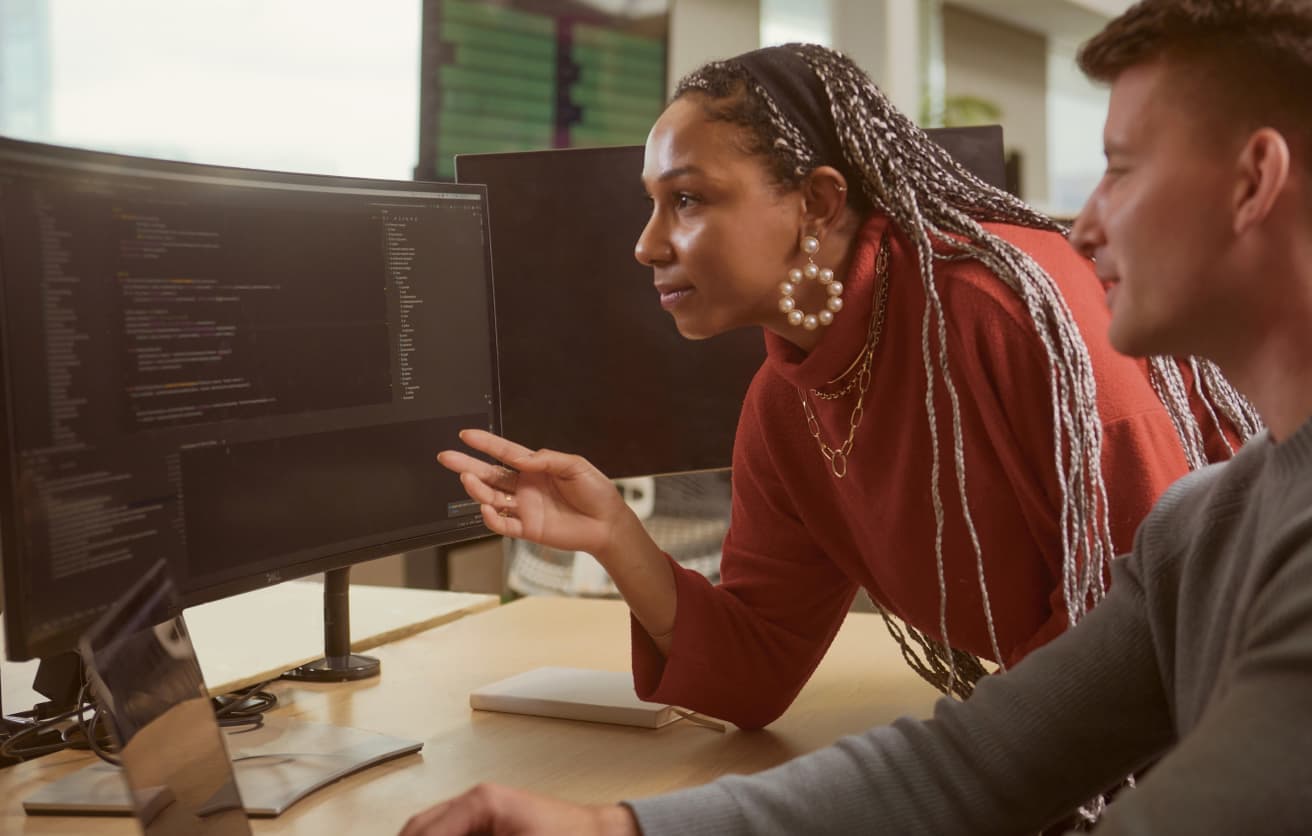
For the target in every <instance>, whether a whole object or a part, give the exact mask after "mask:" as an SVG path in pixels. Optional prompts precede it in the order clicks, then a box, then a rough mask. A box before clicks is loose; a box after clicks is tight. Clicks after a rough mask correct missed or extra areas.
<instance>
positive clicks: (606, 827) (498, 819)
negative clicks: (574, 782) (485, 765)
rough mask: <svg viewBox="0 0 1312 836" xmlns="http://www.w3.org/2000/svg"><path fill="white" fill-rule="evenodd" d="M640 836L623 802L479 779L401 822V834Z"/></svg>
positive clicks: (428, 835)
mask: <svg viewBox="0 0 1312 836" xmlns="http://www.w3.org/2000/svg"><path fill="white" fill-rule="evenodd" d="M471 833H489V834H492V836H512V834H513V836H520V834H522V836H539V835H540V836H550V834H557V833H559V834H562V836H575V834H577V835H578V836H640V834H639V831H638V824H637V822H636V821H634V819H633V814H632V813H630V812H629V809H628V808H627V807H622V806H620V805H618V804H612V805H609V806H605V807H585V806H583V805H581V804H570V803H568V802H565V801H557V800H556V799H554V798H547V797H546V796H541V795H534V794H532V793H527V792H524V791H522V790H515V789H510V788H509V787H500V786H497V785H496V784H479V785H478V786H476V787H474V788H473V789H471V790H469V791H468V792H466V793H465V794H464V795H460V796H457V797H455V798H453V799H451V800H450V801H444V802H443V803H441V804H438V805H436V806H434V807H430V808H428V809H427V810H425V811H423V812H422V813H419V814H418V815H416V816H414V817H413V818H411V819H410V821H408V822H406V825H405V828H404V829H403V830H402V831H401V836H465V834H471Z"/></svg>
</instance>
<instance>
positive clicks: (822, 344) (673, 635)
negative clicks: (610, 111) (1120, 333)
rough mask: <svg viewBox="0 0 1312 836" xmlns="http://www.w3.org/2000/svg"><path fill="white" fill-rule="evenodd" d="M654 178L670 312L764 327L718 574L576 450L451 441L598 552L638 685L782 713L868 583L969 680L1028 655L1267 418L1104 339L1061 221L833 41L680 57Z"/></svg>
mask: <svg viewBox="0 0 1312 836" xmlns="http://www.w3.org/2000/svg"><path fill="white" fill-rule="evenodd" d="M642 178H643V182H644V184H645V186H646V188H647V190H648V192H649V193H650V195H651V199H652V215H651V219H650V221H649V223H648V224H647V227H646V229H645V230H644V231H643V233H642V236H641V238H640V239H639V240H638V242H637V246H636V250H635V253H636V256H637V258H638V260H639V261H641V262H643V263H644V264H647V265H649V266H651V267H652V268H653V273H654V279H655V286H656V289H657V291H658V292H659V294H660V303H661V305H662V306H663V307H664V308H665V309H667V310H668V311H669V312H670V314H671V316H673V317H674V320H675V323H676V324H677V326H678V328H679V330H680V332H681V333H682V334H683V335H684V336H687V337H690V338H694V339H696V338H703V337H709V336H712V335H714V334H719V333H722V332H724V331H727V330H729V329H731V328H737V327H743V326H759V327H761V328H763V329H764V331H765V339H766V346H767V359H766V361H765V363H764V364H763V365H762V367H761V369H760V371H759V372H758V373H757V375H756V376H755V378H754V380H753V382H752V385H751V387H750V389H749V391H748V394H747V398H746V402H745V403H744V405H743V410H742V414H741V418H740V421H739V426H738V432H737V436H736V439H735V446H734V459H733V476H734V482H733V486H734V497H733V507H732V522H731V527H730V530H729V534H728V536H727V537H726V539H725V542H724V548H723V558H722V563H721V576H722V579H723V580H722V583H721V584H719V585H718V586H711V585H710V584H709V583H707V582H706V581H705V580H704V579H702V578H701V577H700V576H698V575H696V574H695V573H692V572H689V571H687V570H684V569H681V568H680V567H678V566H677V565H675V564H674V563H673V562H672V561H670V560H669V559H668V558H666V556H664V555H663V554H661V553H660V551H659V549H657V548H656V546H655V544H654V543H653V542H652V540H651V538H650V537H648V536H647V534H646V533H645V531H644V530H643V528H642V526H641V524H640V523H639V522H638V520H637V519H636V518H635V517H634V515H633V514H632V513H630V512H629V511H628V509H627V507H626V506H625V505H624V504H623V502H621V501H620V499H619V497H618V496H617V495H616V492H615V490H614V488H613V487H612V486H611V484H610V482H609V481H608V480H607V479H606V478H605V477H604V476H603V475H602V474H601V473H599V472H598V471H597V470H596V469H595V468H593V467H592V466H591V465H589V464H588V463H587V462H586V461H584V460H582V459H580V458H578V457H576V456H570V455H566V454H564V453H559V452H554V451H548V450H540V451H536V452H533V451H529V450H527V449H525V448H522V447H520V446H518V445H515V444H514V443H513V442H510V441H507V440H505V439H500V438H497V437H495V436H492V435H489V434H487V433H483V432H478V431H470V432H467V433H465V434H463V435H462V438H463V440H464V441H465V442H466V443H467V444H469V445H470V446H471V447H473V448H474V449H476V450H479V451H481V452H483V453H485V454H488V455H490V456H492V457H494V458H495V459H497V460H499V461H500V462H502V463H504V464H505V465H508V466H509V467H499V466H494V465H491V464H488V463H486V462H483V461H480V460H477V459H475V458H473V457H470V456H467V455H465V454H463V453H456V452H451V451H447V452H444V453H442V454H440V455H439V460H440V461H441V463H442V464H443V465H445V466H446V467H449V468H450V469H452V470H454V471H457V472H459V473H460V474H461V479H462V481H463V484H464V486H465V488H466V490H467V491H468V492H469V494H470V496H471V497H473V498H474V499H475V500H477V501H478V502H480V503H481V504H482V506H483V517H484V520H485V521H486V523H487V525H488V527H489V528H490V529H491V530H492V531H494V532H497V533H499V534H504V535H507V536H511V537H521V538H526V539H528V540H532V541H535V542H539V543H542V544H544V545H548V546H552V547H555V548H560V549H575V550H582V551H587V552H590V553H591V554H593V555H594V556H596V557H597V559H598V560H599V561H600V562H601V563H602V564H603V565H604V566H605V567H606V568H607V570H608V571H609V572H610V574H611V577H612V579H613V580H614V581H615V583H616V586H617V587H618V588H619V590H620V592H621V594H623V595H624V597H625V599H626V600H627V602H628V604H629V606H630V608H631V610H632V613H633V615H634V622H633V660H634V662H633V664H634V678H635V684H636V686H637V691H638V694H639V696H641V697H642V698H644V699H648V700H652V701H656V702H662V703H674V704H678V705H683V706H686V707H689V708H693V709H696V710H698V711H701V712H704V713H707V714H710V715H713V716H716V717H721V718H724V719H727V720H730V721H732V722H734V723H736V724H738V725H739V726H743V727H759V726H763V725H765V724H767V723H769V722H770V721H772V720H773V719H774V718H775V717H777V716H778V715H779V714H780V713H781V712H782V711H783V710H784V709H785V708H786V707H787V706H788V705H789V704H790V703H791V701H792V700H793V698H794V697H795V696H796V694H797V692H798V691H799V690H800V689H801V687H802V685H803V684H804V683H805V682H806V680H807V678H808V677H809V676H810V674H811V672H812V671H813V670H814V668H815V666H816V665H817V664H818V663H819V661H820V658H821V657H822V655H823V654H824V652H825V650H826V648H827V647H828V645H829V643H830V641H831V640H832V639H833V636H834V634H835V632H836V631H837V629H838V626H839V624H840V623H841V622H842V620H843V617H844V615H845V614H846V612H847V610H848V608H849V606H850V604H851V602H852V599H853V597H854V595H855V594H856V592H857V589H858V587H864V588H865V589H866V590H867V591H868V593H869V594H870V596H871V598H872V599H873V600H874V602H875V603H876V604H877V605H878V606H879V607H880V609H881V610H882V611H883V612H885V613H886V614H888V615H892V616H896V617H897V618H898V619H900V620H901V621H902V622H904V623H905V627H904V626H903V625H900V624H899V623H898V622H895V621H893V620H888V624H889V628H890V630H892V631H893V633H894V635H895V636H896V637H897V638H898V639H899V641H900V642H901V643H902V646H903V649H904V651H905V653H904V655H905V656H906V657H907V659H908V661H909V662H910V663H911V664H912V666H913V667H915V668H916V669H917V670H918V671H919V672H920V673H921V674H922V675H923V676H925V677H926V678H927V679H929V680H930V681H931V682H933V683H934V684H935V685H936V686H938V687H939V688H940V689H942V690H943V691H944V692H946V693H953V694H957V695H960V696H965V695H967V694H968V693H969V692H970V690H971V687H972V685H973V683H974V682H975V680H976V679H978V677H979V676H980V675H982V674H983V673H984V670H985V668H984V667H983V666H982V665H981V663H980V660H988V661H991V662H995V663H997V664H998V665H999V666H1001V667H1006V666H1007V665H1011V664H1014V663H1015V662H1016V661H1018V660H1019V659H1021V658H1022V657H1024V655H1025V654H1026V653H1027V652H1028V651H1030V650H1032V649H1033V648H1035V647H1037V646H1039V645H1041V644H1043V643H1044V642H1046V641H1048V640H1050V639H1052V638H1053V637H1055V636H1056V635H1057V634H1059V633H1060V632H1061V631H1062V630H1064V629H1065V628H1066V627H1067V626H1069V625H1071V624H1074V623H1075V622H1076V621H1077V620H1078V619H1079V618H1080V616H1081V615H1082V614H1083V613H1084V612H1085V611H1086V610H1087V608H1088V607H1090V606H1092V605H1094V604H1096V603H1097V601H1098V599H1099V598H1100V597H1101V595H1102V594H1103V591H1104V588H1105V587H1104V585H1105V583H1106V578H1107V565H1108V561H1109V560H1110V559H1111V558H1112V556H1113V555H1114V554H1117V553H1118V552H1121V551H1126V550H1128V549H1129V546H1130V543H1131V538H1132V537H1133V534H1134V530H1135V528H1136V526H1137V525H1138V523H1139V521H1140V520H1141V519H1142V518H1143V517H1144V515H1145V514H1146V513H1147V512H1148V510H1149V508H1150V507H1151V506H1152V503H1153V501H1154V500H1155V499H1156V497H1157V495H1158V494H1159V493H1160V492H1161V491H1162V490H1164V489H1165V488H1166V486H1168V485H1169V484H1170V483H1171V482H1172V481H1174V480H1175V479H1176V478H1178V477H1179V476H1181V475H1182V474H1183V473H1185V472H1186V471H1187V470H1188V469H1189V468H1191V467H1197V466H1201V465H1202V464H1204V463H1206V462H1207V461H1208V460H1214V459H1219V458H1225V457H1226V456H1228V455H1229V452H1230V450H1231V446H1230V445H1231V444H1233V443H1234V442H1237V441H1239V440H1242V438H1246V437H1247V436H1248V435H1250V434H1251V433H1253V432H1254V431H1256V429H1257V420H1256V418H1255V415H1254V413H1253V412H1252V410H1251V408H1250V407H1249V406H1248V405H1247V404H1246V403H1245V402H1244V401H1243V400H1242V398H1240V397H1238V396H1237V395H1236V394H1235V393H1234V391H1233V390H1232V389H1231V388H1230V387H1229V385H1228V384H1226V382H1225V381H1224V380H1223V379H1222V378H1221V376H1220V375H1219V373H1218V372H1216V370H1215V369H1214V368H1212V367H1211V366H1209V365H1207V364H1204V363H1200V362H1194V361H1188V362H1183V363H1177V362H1176V361H1172V360H1158V361H1154V362H1153V363H1151V364H1148V363H1141V362H1138V361H1135V360H1131V359H1128V358H1125V357H1122V356H1120V355H1118V354H1116V353H1115V352H1114V351H1113V350H1112V349H1111V347H1110V346H1109V345H1108V343H1107V338H1106V331H1107V320H1108V314H1107V310H1106V306H1105V302H1104V299H1103V292H1102V289H1101V286H1100V285H1099V283H1098V281H1097V280H1096V278H1095V276H1094V274H1093V271H1092V269H1091V265H1090V263H1089V262H1088V261H1086V260H1084V259H1082V258H1081V257H1080V256H1078V255H1077V254H1076V253H1075V252H1074V251H1073V250H1072V249H1071V248H1070V247H1069V245H1068V244H1067V243H1066V241H1065V239H1064V238H1063V235H1062V231H1061V229H1060V228H1059V227H1058V226H1057V225H1056V224H1055V223H1053V222H1052V221H1050V220H1049V219H1047V218H1045V217H1043V216H1042V215H1039V214H1038V213H1036V212H1034V211H1033V210H1031V209H1030V208H1029V207H1027V206H1026V205H1025V204H1023V203H1022V202H1020V201H1019V200H1017V199H1015V198H1012V197H1010V196H1008V195H1006V194H1004V193H1002V192H1000V191H998V190H996V189H993V188H991V187H989V186H987V185H985V184H984V183H982V182H980V181H979V180H978V179H976V178H974V177H973V176H971V175H970V174H968V173H966V172H965V171H964V170H963V169H961V168H960V167H959V166H958V165H957V164H956V163H954V162H953V161H952V160H951V159H950V158H949V157H948V155H947V154H946V152H944V151H942V150H941V149H939V148H938V147H937V146H936V145H934V144H933V143H932V142H931V141H930V140H929V139H928V138H927V137H926V136H925V134H924V133H923V132H921V131H920V130H919V129H917V128H916V127H915V126H914V125H913V124H912V123H911V122H910V121H909V120H907V119H906V118H905V117H904V116H902V115H901V114H900V113H898V112H897V111H896V110H894V109H893V108H892V106H891V105H890V104H889V103H888V101H887V100H886V99H885V98H884V96H883V94H882V93H880V91H879V90H878V89H877V88H876V87H875V86H874V85H873V83H871V81H870V80H869V78H868V77H867V76H866V75H865V74H864V73H863V72H862V71H861V70H860V69H859V68H857V67H856V66H855V65H854V64H853V63H852V62H851V61H849V60H848V59H846V58H844V57H843V56H841V55H839V54H837V53H835V52H833V51H831V50H828V49H825V48H823V47H818V46H808V45H796V44H794V45H789V46H786V47H774V48H769V49H763V50H757V51H755V52H752V53H747V54H746V55H742V56H739V57H738V58H735V59H731V60H729V61H724V62H716V63H712V64H709V65H707V66H706V67H703V68H702V69H700V70H698V71H697V72H695V73H693V74H691V75H690V76H688V77H687V78H685V79H684V80H683V81H682V82H681V83H680V85H679V87H678V89H677V91H676V93H675V95H674V98H673V100H672V102H671V104H670V105H669V106H668V108H667V109H666V110H665V112H664V113H663V114H662V115H661V117H660V119H659V120H658V121H657V123H656V125H655V126H654V127H653V128H652V131H651V134H650V136H649V137H648V140H647V146H646V155H645V161H644V170H643V173H642ZM1200 388H1201V389H1206V392H1207V394H1208V396H1210V399H1209V398H1207V397H1203V396H1202V395H1201V394H1200V392H1199V389H1200ZM1223 423H1224V424H1225V426H1224V429H1223ZM1227 434H1228V435H1229V437H1228V438H1227Z"/></svg>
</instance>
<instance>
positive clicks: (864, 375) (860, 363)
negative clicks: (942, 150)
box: [797, 233, 889, 479]
mask: <svg viewBox="0 0 1312 836" xmlns="http://www.w3.org/2000/svg"><path fill="white" fill-rule="evenodd" d="M888 249H889V247H888V233H885V234H884V237H883V238H882V239H881V240H880V242H879V254H878V255H877V256H876V257H875V277H876V280H877V281H878V282H879V287H878V289H877V291H876V294H875V310H874V312H873V313H871V315H870V331H869V332H868V333H867V335H866V344H865V347H864V348H862V349H861V353H860V354H858V355H857V357H856V359H855V360H853V361H852V365H850V366H848V367H847V370H846V371H844V372H843V373H842V374H840V375H839V376H838V377H836V378H834V379H833V380H831V381H829V383H837V382H838V381H840V380H842V379H843V378H845V377H848V376H849V375H851V373H852V372H853V371H854V370H855V371H856V375H855V376H852V377H851V379H850V380H848V381H847V383H846V384H845V385H844V386H843V388H842V389H840V390H838V391H837V392H819V391H817V390H815V389H812V390H811V394H812V395H815V396H816V397H817V398H819V399H821V400H827V401H831V400H837V399H838V398H841V397H843V396H844V395H846V394H847V393H849V392H851V391H852V389H853V388H855V389H856V390H857V396H856V406H854V407H852V414H851V415H850V416H848V419H847V424H848V429H847V440H846V441H844V442H843V443H842V444H841V445H840V446H839V447H838V448H837V449H835V448H833V447H830V446H829V445H828V444H826V443H825V441H824V439H823V438H821V437H820V422H819V421H818V420H817V419H816V417H815V413H814V412H812V411H811V402H810V401H808V400H807V398H806V390H804V389H801V388H798V390H797V394H798V396H799V397H800V398H801V399H802V410H803V412H805V413H806V428H807V429H808V430H810V431H811V437H812V438H814V439H815V443H816V444H818V445H819V446H820V455H822V456H824V457H825V461H827V462H829V469H830V470H832V471H833V474H834V476H836V477H838V478H839V479H842V478H843V477H844V476H846V475H847V460H848V456H849V455H850V454H851V452H852V444H853V441H854V440H855V438H856V428H857V427H859V426H861V419H862V418H863V417H864V416H865V406H864V401H865V397H866V389H867V388H869V386H870V364H871V362H872V361H873V360H874V356H875V347H876V346H877V345H879V336H880V334H882V333H883V331H884V311H885V309H886V308H887V307H888Z"/></svg>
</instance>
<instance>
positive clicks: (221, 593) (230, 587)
mask: <svg viewBox="0 0 1312 836" xmlns="http://www.w3.org/2000/svg"><path fill="white" fill-rule="evenodd" d="M0 154H3V155H4V156H6V157H8V158H9V159H14V158H16V157H17V158H20V159H25V160H30V161H31V162H33V163H41V164H47V165H49V164H53V165H56V166H59V165H61V164H62V165H67V164H72V165H77V166H85V165H88V164H90V165H92V166H96V167H100V168H102V169H103V170H104V171H105V172H107V173H115V172H118V173H134V172H137V173H146V174H147V175H156V174H159V175H163V176H166V177H167V176H170V175H172V176H174V177H176V176H178V175H181V176H184V177H194V178H202V179H207V178H216V179H219V180H224V181H231V182H235V183H237V184H240V183H242V182H245V181H258V182H262V183H276V184H284V185H286V186H287V187H288V189H289V191H294V190H297V189H298V188H300V189H304V188H306V187H309V188H315V189H319V190H322V189H324V188H327V189H330V190H363V191H364V192H366V193H375V192H377V193H384V192H405V193H414V194H415V196H416V197H422V196H424V195H425V194H428V195H430V196H432V197H434V198H437V197H438V196H439V194H438V193H441V192H448V193H452V192H454V193H461V194H470V195H477V198H476V199H477V201H478V204H479V207H480V211H481V217H482V229H483V253H482V262H483V265H482V266H483V273H484V276H485V277H486V293H487V314H488V320H489V321H488V326H487V327H488V336H489V345H488V353H489V358H488V359H489V362H490V371H491V379H490V381H489V382H488V385H489V387H490V388H489V389H488V392H489V393H490V401H491V402H490V404H489V407H488V409H489V424H488V426H489V428H491V429H492V430H493V431H499V430H500V426H501V416H500V390H499V379H500V376H499V374H498V370H497V352H496V318H495V310H494V308H493V306H494V304H495V298H494V296H493V293H492V273H491V270H492V264H491V253H490V249H489V246H488V243H487V240H488V225H487V219H488V214H487V196H486V190H484V189H482V188H481V187H473V186H468V185H454V184H433V183H428V182H417V181H411V180H395V181H393V180H379V179H365V178H351V177H338V176H326V175H310V174H299V173H289V172H272V171H259V170H251V169H240V168H232V167H226V166H212V165H198V164H192V163H182V162H175V161H168V160H155V159H148V158H141V157H133V156H126V155H119V154H108V153H103V152H96V151H87V150H82V149H75V148H67V147H61V146H52V145H45V144H40V143H31V142H23V141H18V140H12V139H6V138H0ZM4 246H5V241H4V233H3V230H0V252H3V249H2V248H3V247H4ZM3 269H4V268H3V264H0V313H2V312H3V311H4V310H5V307H4V306H5V305H6V295H7V292H8V291H7V285H8V281H7V280H6V278H5V276H4V275H3V272H2V271H3ZM11 330H12V329H11V327H10V323H9V322H8V317H7V316H4V315H0V370H2V371H3V381H2V382H0V558H2V559H3V564H2V565H3V575H4V583H3V585H2V588H3V594H4V604H3V617H4V619H5V625H6V630H5V636H6V644H7V648H6V650H7V655H8V656H9V658H11V659H14V660H24V659H29V658H33V657H38V656H40V657H48V656H51V655H55V654H59V653H62V652H66V651H69V650H71V649H73V648H74V647H75V644H76V641H77V638H78V635H79V633H80V631H81V630H82V629H83V628H85V627H86V626H87V624H89V623H90V621H91V620H92V619H93V618H94V614H92V615H88V616H87V617H86V618H83V619H81V620H78V621H75V622H70V623H69V624H68V625H66V626H61V627H60V629H59V630H58V632H57V633H54V634H52V635H49V636H47V637H45V638H43V639H40V640H32V639H31V638H30V637H29V635H28V628H29V626H30V624H31V617H30V612H31V607H30V606H29V601H28V595H29V589H28V576H27V568H26V567H27V566H28V565H29V561H31V560H33V559H40V556H37V555H32V554H29V553H28V551H27V550H26V548H25V543H24V538H23V537H22V536H20V526H21V518H22V515H21V510H20V505H19V503H20V501H21V491H20V484H19V462H18V461H17V446H16V445H17V440H16V438H15V421H16V404H15V395H16V393H15V392H14V391H11V385H12V383H13V372H14V369H15V367H16V366H18V365H19V364H22V363H24V362H32V358H28V357H25V356H21V355H20V354H19V350H18V349H16V348H14V347H13V346H12V343H11V338H12V334H11V333H10V331H11ZM459 350H461V351H466V350H469V347H468V346H461V347H460V349H459ZM434 452H436V450H434ZM431 466H432V467H433V468H434V469H435V470H439V471H440V470H441V468H440V466H439V465H438V464H437V463H436V462H435V461H434V462H431ZM451 478H452V479H454V478H455V477H454V476H452V477H451ZM435 506H436V503H435ZM472 510H473V513H472V514H471V515H469V517H468V518H467V519H464V518H462V519H461V522H460V526H462V527H456V528H448V529H444V530H435V531H432V532H427V533H420V534H413V533H409V532H408V534H409V536H404V537H399V538H396V539H389V538H388V537H387V536H386V535H385V534H379V535H377V536H376V537H375V538H374V539H375V542H371V543H368V544H366V545H358V546H354V547H352V548H348V549H343V550H341V551H337V552H333V553H330V554H323V555H319V556H316V557H312V558H309V559H304V560H299V561H297V562H294V563H289V564H287V565H283V566H280V567H278V569H277V570H276V571H259V572H255V573H252V574H250V575H246V576H242V577H236V578H231V579H226V580H222V581H219V582H214V583H188V582H187V581H186V579H182V581H181V582H180V583H179V584H178V586H179V588H180V592H181V599H182V600H181V603H182V605H183V606H184V607H185V606H192V605H195V604H200V603H204V602H207V601H213V600H216V599H219V598H223V597H227V596H231V595H235V594H239V593H242V592H247V591H251V590H254V589H258V588H261V587H264V586H269V585H272V584H275V583H279V582H281V581H284V580H291V579H294V578H298V577H304V576H306V575H311V574H315V573H319V572H329V573H330V577H331V579H333V580H334V581H335V582H337V583H334V584H330V589H331V592H332V594H334V595H338V597H342V596H341V593H342V592H343V591H344V589H343V586H344V583H345V572H344V571H340V570H343V569H345V568H346V567H349V566H350V565H352V564H354V563H359V562H362V561H366V560H370V559H374V558H378V557H382V556H385V555H389V554H395V553H398V552H404V551H409V550H413V549H418V548H422V547H426V546H432V545H444V544H451V543H455V542H460V541H464V540H469V539H473V538H476V537H481V536H487V535H488V534H489V532H488V530H487V528H486V527H485V526H484V525H483V524H482V521H481V517H480V516H479V514H478V510H477V507H476V506H475V507H474V508H473V509H472ZM435 512H436V508H435ZM434 519H435V520H437V516H436V513H435V517H434ZM434 524H435V525H436V524H437V523H436V522H435V523H434ZM361 539H364V538H361ZM324 548H328V547H327V546H325V547H324ZM129 585H130V580H129V581H127V582H125V584H124V585H123V589H126V588H127V586H129ZM121 591H122V590H119V589H115V590H106V595H105V602H104V603H105V605H106V606H108V604H109V603H110V602H111V601H112V600H113V599H114V597H115V596H116V595H117V593H119V592H121ZM327 597H328V596H326V598H327ZM343 603H344V602H343ZM335 629H336V630H337V631H338V632H339V633H340V632H341V629H342V625H341V624H338V625H336V627H335ZM329 655H332V651H331V650H330V651H329Z"/></svg>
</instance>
